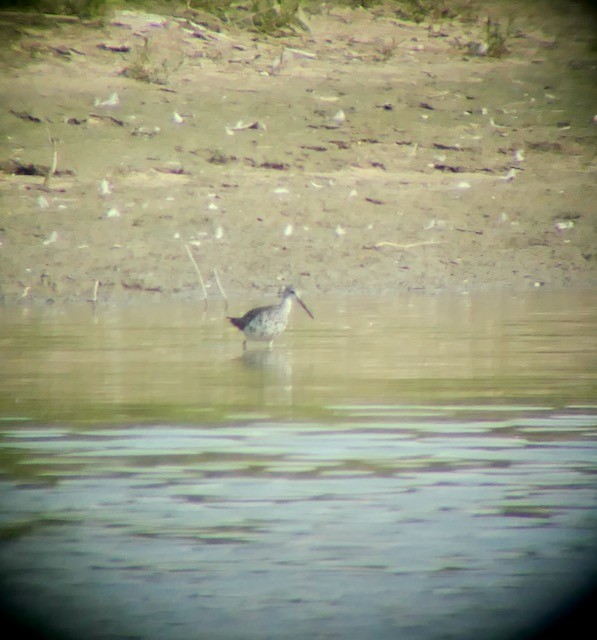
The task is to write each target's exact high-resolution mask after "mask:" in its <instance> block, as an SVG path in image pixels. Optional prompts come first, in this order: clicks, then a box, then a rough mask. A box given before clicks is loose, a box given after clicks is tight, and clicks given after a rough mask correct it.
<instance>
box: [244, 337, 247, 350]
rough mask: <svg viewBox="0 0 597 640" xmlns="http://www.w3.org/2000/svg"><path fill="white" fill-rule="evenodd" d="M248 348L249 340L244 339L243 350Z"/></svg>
mask: <svg viewBox="0 0 597 640" xmlns="http://www.w3.org/2000/svg"><path fill="white" fill-rule="evenodd" d="M246 350H247V341H246V340H243V351H246Z"/></svg>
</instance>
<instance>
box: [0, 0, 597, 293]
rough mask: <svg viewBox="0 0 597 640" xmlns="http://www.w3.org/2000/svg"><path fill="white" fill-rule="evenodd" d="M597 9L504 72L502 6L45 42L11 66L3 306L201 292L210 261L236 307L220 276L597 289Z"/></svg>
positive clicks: (564, 19)
mask: <svg viewBox="0 0 597 640" xmlns="http://www.w3.org/2000/svg"><path fill="white" fill-rule="evenodd" d="M502 6H503V7H507V3H506V4H504V5H502ZM582 7H583V5H574V7H573V8H572V9H571V10H569V11H567V12H563V11H562V10H561V5H559V4H558V3H555V4H554V3H545V4H542V3H537V4H536V6H534V8H533V9H529V8H527V9H526V11H527V13H526V14H524V15H523V14H521V13H518V14H517V15H516V17H515V20H514V22H513V24H514V27H513V28H512V32H511V33H510V34H509V35H508V38H507V40H506V44H507V47H508V50H509V53H508V54H507V55H505V56H503V57H502V58H499V59H494V58H489V57H487V56H485V55H478V53H479V50H478V49H476V48H475V46H474V45H475V43H478V42H481V43H482V42H483V38H484V35H483V34H484V16H485V14H483V13H480V14H479V19H478V20H476V21H475V22H474V23H462V22H458V21H453V22H449V21H445V22H442V23H441V24H438V25H431V26H430V25H428V24H421V25H416V24H413V23H407V22H404V21H402V20H400V19H398V18H396V17H395V16H393V15H391V14H389V13H388V12H378V13H375V12H372V11H369V12H366V11H362V10H361V11H348V10H343V9H334V10H330V11H329V12H328V13H326V14H322V15H313V16H311V17H310V20H309V27H310V31H305V32H304V33H296V34H295V35H289V36H288V37H286V38H283V39H273V38H267V37H265V36H257V35H255V34H251V33H248V32H242V31H234V30H232V29H228V30H222V31H216V30H212V29H210V28H208V27H206V26H205V25H201V24H198V23H196V22H194V21H193V20H189V19H188V17H185V16H183V15H181V16H177V17H172V16H169V17H167V16H156V15H148V14H142V13H134V12H120V13H118V14H115V15H114V16H113V18H112V19H111V20H110V21H109V23H108V24H107V25H106V26H105V28H103V29H97V28H90V27H85V26H82V25H77V24H60V25H57V26H55V27H54V28H51V29H41V28H38V27H34V26H31V27H28V28H27V29H24V30H22V37H21V38H20V39H18V40H15V41H13V42H12V44H11V45H10V47H9V48H6V49H4V50H3V51H2V52H1V58H0V60H1V64H2V70H3V72H2V74H1V77H0V94H1V95H2V96H3V97H2V103H1V105H0V128H1V129H2V131H3V132H4V137H3V139H4V144H3V146H2V152H1V154H0V161H1V162H0V166H1V171H0V198H1V205H0V206H1V209H2V215H1V223H0V243H1V244H0V273H1V274H2V275H1V279H0V283H1V284H0V300H1V301H2V303H4V304H37V303H42V304H45V303H48V302H52V303H67V302H77V301H86V300H93V299H95V300H96V301H97V302H98V303H116V304H122V303H131V302H137V301H139V302H141V301H148V300H159V301H167V300H169V299H173V300H189V301H196V300H201V299H202V298H203V292H202V288H201V286H200V284H199V279H198V274H197V270H196V269H195V266H194V264H193V262H192V261H191V260H190V258H189V255H188V251H190V252H191V253H192V255H193V258H194V260H195V261H196V264H197V267H198V269H199V271H200V273H201V276H202V278H203V281H204V283H205V286H206V290H207V294H208V296H209V297H210V298H212V297H213V298H214V299H215V298H216V297H219V296H220V293H219V287H218V282H217V281H218V280H219V282H220V284H221V286H222V288H223V289H224V290H225V291H226V293H227V294H228V296H230V297H233V296H236V295H240V294H242V295H244V296H247V295H248V296H253V295H254V296H256V297H259V296H263V295H265V294H267V295H271V294H275V292H276V290H277V288H278V287H280V286H282V285H283V284H286V283H290V282H292V283H294V284H296V285H298V286H299V287H301V288H302V289H304V290H305V291H306V292H308V296H309V297H310V298H312V297H314V296H317V294H318V293H321V294H325V293H330V292H342V293H349V294H351V293H380V294H384V293H394V292H400V291H425V292H427V291H428V292H437V291H475V290H484V289H508V290H519V289H520V290H526V289H528V288H540V287H548V288H564V287H566V288H569V287H574V288H584V287H593V286H594V285H595V282H596V277H595V276H596V272H595V254H594V253H595V238H596V225H597V208H596V207H595V201H596V196H597V188H596V184H597V181H596V180H595V176H596V168H597V163H596V157H595V149H596V148H597V145H596V142H597V123H596V122H595V121H594V116H595V114H596V113H597V89H596V87H597V56H596V55H595V53H594V52H591V41H592V40H591V39H592V38H593V26H594V22H593V21H592V18H591V16H589V15H588V14H587V13H586V11H585V12H583V8H582ZM504 10H505V9H504ZM531 11H534V12H535V13H534V14H532V13H531ZM519 12H520V9H519ZM504 15H506V13H504ZM498 18H499V16H498ZM145 42H148V43H149V45H147V46H149V49H144V47H145V46H146V45H145V44H144V43H145ZM144 52H145V54H146V55H145V57H143V56H144ZM280 56H281V58H280ZM135 65H136V66H135ZM139 65H141V67H142V68H143V69H145V70H147V71H149V72H151V73H153V74H154V76H153V77H152V80H153V81H152V82H144V81H140V80H138V79H135V78H133V77H131V73H130V70H131V69H136V70H138V69H139ZM143 65H144V66H143ZM123 70H126V71H127V74H123ZM51 139H54V143H52V142H51ZM53 144H54V146H55V149H56V172H55V174H54V175H53V176H52V177H51V179H50V181H49V184H48V183H47V181H46V180H45V177H44V175H43V173H44V171H47V168H48V167H49V166H50V165H51V164H52V160H53ZM15 167H16V169H15ZM28 168H29V169H31V171H32V172H33V173H35V172H36V171H38V173H41V174H42V175H27V169H28ZM44 182H46V184H44Z"/></svg>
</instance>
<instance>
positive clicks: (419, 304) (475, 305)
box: [0, 291, 597, 640]
mask: <svg viewBox="0 0 597 640" xmlns="http://www.w3.org/2000/svg"><path fill="white" fill-rule="evenodd" d="M305 301H306V302H307V304H308V305H309V306H310V307H311V309H312V311H313V312H314V314H315V317H316V320H315V321H312V320H310V319H309V318H308V317H307V316H306V315H305V314H303V313H302V311H301V310H300V309H299V308H297V309H295V310H294V313H293V318H292V320H291V328H289V330H288V331H287V333H286V334H285V335H284V336H283V337H282V338H280V339H279V340H278V342H277V343H276V346H275V347H274V350H273V351H271V352H270V351H267V349H266V348H265V349H264V347H263V346H262V345H257V346H253V347H250V350H249V351H248V352H247V353H244V354H243V352H242V348H241V343H242V335H241V334H240V333H239V332H238V331H237V330H235V329H234V328H233V327H231V326H230V325H229V324H228V323H227V322H226V321H225V319H224V310H223V308H222V304H221V302H220V301H217V300H215V301H213V302H212V301H210V305H209V308H208V310H207V312H204V311H203V308H202V305H201V304H198V305H190V304H186V305H184V304H181V305H154V306H147V307H143V308H139V307H136V308H124V309H123V308H120V309H115V308H107V309H103V308H99V309H97V310H96V311H95V312H94V311H93V310H92V309H91V308H89V307H82V306H79V307H72V308H60V309H59V308H12V309H0V317H1V322H0V357H1V358H2V368H1V371H0V461H1V470H2V473H1V476H0V500H1V502H0V504H1V506H0V533H1V538H0V540H1V544H0V580H1V588H2V604H3V606H4V607H5V609H7V610H9V611H11V612H14V613H16V614H18V615H21V616H22V617H23V618H24V619H25V618H26V619H28V620H31V621H34V622H36V623H37V624H38V626H39V628H41V629H44V630H47V631H53V632H55V633H56V634H57V635H58V637H61V638H62V637H64V638H83V637H84V638H86V639H93V640H94V639H106V640H108V639H113V638H143V639H148V640H154V639H155V640H158V639H160V640H170V639H172V640H175V639H176V640H179V639H180V640H186V639H190V638H193V639H196V638H198V639H210V640H211V639H220V638H221V639H224V638H227V639H228V638H229V639H255V640H256V639H262V638H357V639H358V638H363V639H365V638H376V639H377V638H408V639H409V640H435V639H443V638H454V639H456V638H458V639H459V640H462V639H465V640H466V639H468V638H471V639H472V638H495V639H502V638H513V637H516V638H521V637H522V638H524V637H530V634H532V633H534V632H535V631H537V629H538V628H539V627H540V625H542V624H547V623H548V622H549V617H550V616H553V615H558V614H559V613H561V612H562V611H564V610H565V608H566V606H567V605H568V603H569V602H570V601H571V600H573V599H574V598H575V597H576V596H577V595H578V594H580V593H581V592H582V590H583V589H584V588H585V587H586V586H587V585H589V584H591V583H592V582H594V581H595V579H596V576H597V560H596V557H597V555H596V553H595V551H596V544H595V543H596V539H597V535H596V532H597V527H596V523H597V517H596V516H597V511H596V506H597V492H596V488H597V475H596V471H597V457H596V453H597V400H596V393H595V392H596V386H595V380H596V367H595V365H596V358H595V335H596V331H595V327H596V320H597V296H596V295H594V294H590V293H587V292H568V293H550V292H545V291H534V292H532V293H529V294H525V295H518V296H515V295H509V294H508V295H496V294H478V295H469V296H461V295H449V296H448V295H446V296H426V295H402V296H398V297H396V298H368V299H363V298H356V297H347V298H331V299H330V298H328V299H319V298H311V299H310V298H309V295H308V292H306V293H305ZM254 302H255V301H254V300H253V301H243V302H242V303H241V302H238V301H235V303H234V305H233V307H232V308H231V309H230V312H232V313H237V312H243V311H246V309H247V308H248V306H247V305H250V304H251V303H254Z"/></svg>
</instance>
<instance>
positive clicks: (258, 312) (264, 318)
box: [228, 286, 313, 349]
mask: <svg viewBox="0 0 597 640" xmlns="http://www.w3.org/2000/svg"><path fill="white" fill-rule="evenodd" d="M293 298H295V299H296V301H297V302H298V303H299V304H300V305H301V307H303V309H304V310H305V311H306V312H307V313H308V314H309V316H310V317H311V318H313V314H312V313H311V312H310V311H309V309H307V306H306V305H305V303H304V302H303V301H302V300H301V299H300V296H299V294H298V291H297V290H296V289H295V288H294V287H293V286H288V287H286V289H284V291H283V292H282V300H281V301H280V303H279V304H272V305H270V306H268V307H257V308H256V309H251V311H247V313H245V315H244V316H242V317H241V318H230V317H228V320H230V322H232V324H233V325H234V326H235V327H237V328H238V329H240V330H241V331H242V332H243V333H244V334H245V341H244V342H243V349H246V348H247V340H255V341H258V342H268V343H269V348H270V349H271V348H272V343H273V341H274V340H275V339H276V338H277V337H278V336H279V335H280V334H281V333H283V332H284V329H286V324H287V323H288V314H289V313H290V309H291V308H292V299H293Z"/></svg>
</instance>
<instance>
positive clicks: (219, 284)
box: [214, 269, 228, 311]
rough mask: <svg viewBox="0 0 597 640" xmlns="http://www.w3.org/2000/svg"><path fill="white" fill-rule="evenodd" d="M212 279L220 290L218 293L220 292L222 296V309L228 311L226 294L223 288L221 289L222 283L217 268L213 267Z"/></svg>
mask: <svg viewBox="0 0 597 640" xmlns="http://www.w3.org/2000/svg"><path fill="white" fill-rule="evenodd" d="M214 279H215V281H216V284H217V285H218V289H219V290H220V293H221V294H222V298H224V305H225V306H224V310H225V311H228V298H227V297H226V294H225V293H224V289H222V283H221V282H220V278H219V276H218V270H217V269H214Z"/></svg>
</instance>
